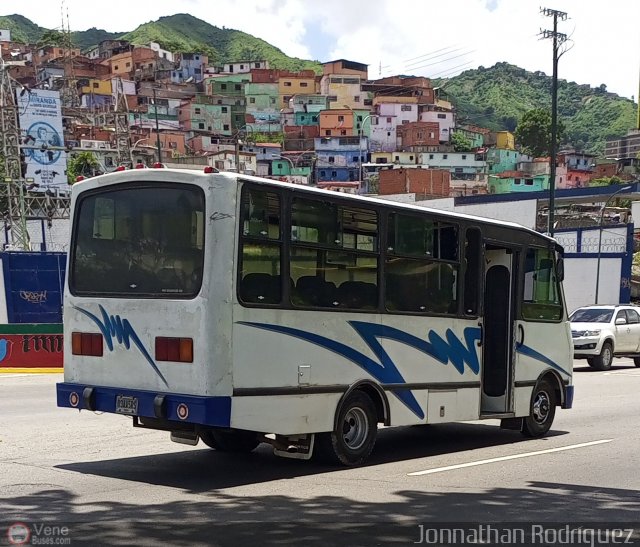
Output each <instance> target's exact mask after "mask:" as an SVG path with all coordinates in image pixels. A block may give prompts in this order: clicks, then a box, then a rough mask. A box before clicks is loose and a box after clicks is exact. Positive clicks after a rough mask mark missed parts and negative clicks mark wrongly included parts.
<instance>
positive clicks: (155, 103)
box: [152, 86, 162, 163]
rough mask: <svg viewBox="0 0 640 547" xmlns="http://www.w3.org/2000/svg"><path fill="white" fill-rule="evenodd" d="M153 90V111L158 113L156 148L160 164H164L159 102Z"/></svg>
mask: <svg viewBox="0 0 640 547" xmlns="http://www.w3.org/2000/svg"><path fill="white" fill-rule="evenodd" d="M152 89H153V110H154V111H155V113H156V146H157V148H158V163H162V145H161V144H160V124H159V123H158V101H157V99H156V88H155V86H154V87H153V88H152Z"/></svg>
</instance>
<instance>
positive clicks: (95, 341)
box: [71, 332, 102, 357]
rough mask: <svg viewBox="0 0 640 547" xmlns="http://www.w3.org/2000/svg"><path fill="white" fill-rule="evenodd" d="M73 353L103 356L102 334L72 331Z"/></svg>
mask: <svg viewBox="0 0 640 547" xmlns="http://www.w3.org/2000/svg"><path fill="white" fill-rule="evenodd" d="M71 353H73V355H89V356H91V357H102V334H95V333H92V332H72V333H71Z"/></svg>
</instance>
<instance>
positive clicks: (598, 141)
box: [433, 63, 637, 154]
mask: <svg viewBox="0 0 640 547" xmlns="http://www.w3.org/2000/svg"><path fill="white" fill-rule="evenodd" d="M433 85H434V86H440V88H441V94H442V92H444V94H445V95H446V97H447V98H448V99H449V100H451V101H452V102H453V103H454V105H455V106H456V108H457V111H458V121H459V122H468V123H473V124H476V125H480V126H483V127H488V128H490V129H494V130H504V129H506V130H509V131H513V130H514V129H515V127H516V125H517V124H518V121H519V120H520V119H521V118H522V115H523V114H524V113H525V112H527V111H528V110H531V109H533V108H547V109H551V77H550V76H547V75H545V74H544V73H543V72H528V71H526V70H524V69H522V68H518V67H517V66H513V65H510V64H508V63H497V64H496V65H495V66H493V67H491V68H484V67H480V68H478V69H475V70H466V71H465V72H463V73H462V74H459V75H458V76H455V77H453V78H449V79H446V80H434V81H433ZM636 112H637V106H636V105H635V104H634V102H633V101H631V100H630V99H626V98H623V97H620V96H618V95H616V94H615V93H609V92H607V90H606V86H604V85H601V86H600V87H595V88H594V87H591V86H589V85H580V84H577V83H575V82H567V81H566V80H562V79H558V118H559V119H561V120H562V123H563V124H564V126H565V129H566V135H565V141H566V142H565V143H563V144H567V145H571V146H573V147H575V148H576V149H579V150H583V151H585V152H592V153H595V154H598V153H602V152H603V150H604V142H605V141H606V140H607V139H611V138H617V137H620V136H623V135H625V134H626V133H627V131H628V130H629V129H632V128H634V127H635V124H636Z"/></svg>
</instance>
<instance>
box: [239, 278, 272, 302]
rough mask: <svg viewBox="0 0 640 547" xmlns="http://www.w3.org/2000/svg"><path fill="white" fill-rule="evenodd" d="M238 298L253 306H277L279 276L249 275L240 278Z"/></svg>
mask: <svg viewBox="0 0 640 547" xmlns="http://www.w3.org/2000/svg"><path fill="white" fill-rule="evenodd" d="M240 298H241V299H242V300H243V301H244V302H251V303H255V304H278V303H279V302H280V300H281V288H280V276H279V275H269V274H266V273H250V274H247V275H245V276H244V277H243V278H242V282H241V284H240Z"/></svg>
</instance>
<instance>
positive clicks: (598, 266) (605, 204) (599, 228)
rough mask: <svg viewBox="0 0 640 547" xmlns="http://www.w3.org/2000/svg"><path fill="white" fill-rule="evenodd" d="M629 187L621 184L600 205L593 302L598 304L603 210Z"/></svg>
mask: <svg viewBox="0 0 640 547" xmlns="http://www.w3.org/2000/svg"><path fill="white" fill-rule="evenodd" d="M630 188H632V187H631V186H623V187H622V188H619V189H618V190H616V191H615V192H614V193H613V194H611V195H610V196H609V198H608V199H607V201H605V203H604V206H603V207H602V210H601V211H600V221H599V222H598V232H599V234H598V265H597V267H596V297H595V299H594V304H596V305H597V304H598V289H599V287H600V258H601V255H602V222H603V220H604V212H605V210H606V208H607V206H608V205H609V202H610V201H611V200H612V199H613V198H614V197H615V196H616V195H618V194H619V193H620V192H623V191H625V190H629V189H630Z"/></svg>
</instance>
